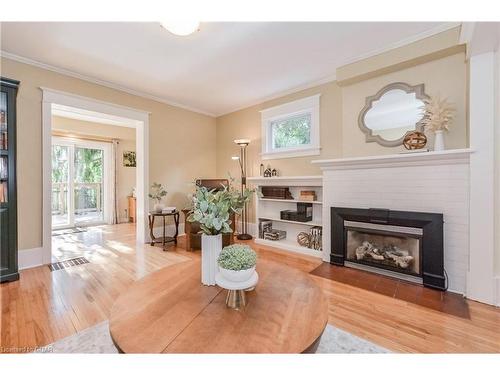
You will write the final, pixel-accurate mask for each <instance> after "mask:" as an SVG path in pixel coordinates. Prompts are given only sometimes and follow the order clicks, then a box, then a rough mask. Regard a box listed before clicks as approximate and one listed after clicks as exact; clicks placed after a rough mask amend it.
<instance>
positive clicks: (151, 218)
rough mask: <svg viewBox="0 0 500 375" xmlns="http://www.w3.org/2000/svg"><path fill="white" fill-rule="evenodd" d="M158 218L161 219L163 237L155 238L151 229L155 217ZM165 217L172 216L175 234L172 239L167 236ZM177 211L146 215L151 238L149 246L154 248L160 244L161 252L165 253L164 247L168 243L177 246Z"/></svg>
mask: <svg viewBox="0 0 500 375" xmlns="http://www.w3.org/2000/svg"><path fill="white" fill-rule="evenodd" d="M157 216H160V217H163V236H162V237H155V236H154V234H153V228H154V226H155V217H157ZM167 216H173V217H174V222H175V234H174V235H173V237H171V236H167V220H166V219H167ZM179 216H180V215H179V211H177V210H176V211H173V212H169V213H163V212H150V213H149V215H148V220H149V235H150V236H151V246H154V245H155V244H157V243H161V244H162V247H163V251H166V250H167V249H166V248H165V245H166V244H167V243H169V242H173V243H175V244H176V245H177V235H178V234H179Z"/></svg>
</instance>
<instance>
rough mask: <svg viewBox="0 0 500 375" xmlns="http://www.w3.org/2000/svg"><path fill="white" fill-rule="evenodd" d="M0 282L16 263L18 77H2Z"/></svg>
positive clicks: (13, 276)
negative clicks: (16, 78) (16, 79)
mask: <svg viewBox="0 0 500 375" xmlns="http://www.w3.org/2000/svg"><path fill="white" fill-rule="evenodd" d="M0 84H1V91H0V282H4V281H13V280H17V279H19V272H18V266H17V184H16V96H17V89H18V86H19V82H18V81H14V80H11V79H8V78H3V77H0Z"/></svg>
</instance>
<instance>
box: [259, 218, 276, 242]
mask: <svg viewBox="0 0 500 375" xmlns="http://www.w3.org/2000/svg"><path fill="white" fill-rule="evenodd" d="M272 229H273V222H272V221H271V220H259V238H264V233H266V232H270V231H271V230H272Z"/></svg>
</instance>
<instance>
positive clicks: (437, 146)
mask: <svg viewBox="0 0 500 375" xmlns="http://www.w3.org/2000/svg"><path fill="white" fill-rule="evenodd" d="M434 151H444V134H443V131H442V130H436V131H435V132H434Z"/></svg>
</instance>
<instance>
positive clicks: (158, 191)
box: [148, 182, 167, 212]
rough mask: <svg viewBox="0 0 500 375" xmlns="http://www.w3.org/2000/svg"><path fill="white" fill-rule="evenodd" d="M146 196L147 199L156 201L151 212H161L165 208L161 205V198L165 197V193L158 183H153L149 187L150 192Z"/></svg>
mask: <svg viewBox="0 0 500 375" xmlns="http://www.w3.org/2000/svg"><path fill="white" fill-rule="evenodd" d="M148 195H149V198H151V199H153V200H154V201H156V203H155V205H154V207H153V210H154V211H155V212H161V211H162V210H163V209H164V208H165V205H164V204H163V203H161V201H162V199H163V197H164V196H166V195H167V191H166V190H165V188H164V187H163V186H162V184H159V183H158V182H153V185H151V192H150V193H149V194H148Z"/></svg>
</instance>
